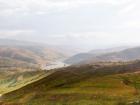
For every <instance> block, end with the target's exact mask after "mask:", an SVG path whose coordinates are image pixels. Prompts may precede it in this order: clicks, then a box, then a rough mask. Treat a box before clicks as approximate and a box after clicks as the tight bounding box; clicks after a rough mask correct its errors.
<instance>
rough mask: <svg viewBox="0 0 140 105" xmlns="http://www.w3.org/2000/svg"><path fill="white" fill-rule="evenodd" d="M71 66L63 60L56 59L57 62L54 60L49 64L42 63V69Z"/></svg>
mask: <svg viewBox="0 0 140 105" xmlns="http://www.w3.org/2000/svg"><path fill="white" fill-rule="evenodd" d="M67 66H69V65H68V64H65V63H63V62H61V61H56V62H52V63H50V64H49V65H47V64H45V65H42V67H41V69H43V70H52V69H57V68H62V67H67Z"/></svg>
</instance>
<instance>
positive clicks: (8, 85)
mask: <svg viewBox="0 0 140 105" xmlns="http://www.w3.org/2000/svg"><path fill="white" fill-rule="evenodd" d="M52 72H53V71H52ZM52 72H51V71H24V72H21V71H18V70H17V71H16V70H15V71H13V70H12V71H11V70H10V71H0V94H5V93H7V92H10V91H13V90H16V89H19V88H21V87H23V86H25V85H27V84H30V83H32V82H35V81H37V80H39V79H41V78H43V77H45V76H47V75H49V74H51V73H52Z"/></svg>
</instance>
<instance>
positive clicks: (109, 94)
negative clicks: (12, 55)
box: [1, 61, 140, 105]
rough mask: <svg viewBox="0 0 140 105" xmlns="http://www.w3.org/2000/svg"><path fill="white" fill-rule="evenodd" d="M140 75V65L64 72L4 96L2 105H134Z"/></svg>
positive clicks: (56, 73) (118, 64)
mask: <svg viewBox="0 0 140 105" xmlns="http://www.w3.org/2000/svg"><path fill="white" fill-rule="evenodd" d="M139 71H140V62H139V61H136V62H128V63H123V62H122V63H114V64H113V63H110V64H109V65H104V66H103V65H97V64H96V65H83V66H73V67H68V68H63V69H59V70H57V71H56V72H54V73H53V74H51V75H49V76H47V77H45V78H43V79H41V80H39V81H37V82H34V83H31V84H29V85H27V86H25V87H22V88H21V89H18V90H16V91H13V92H10V93H7V94H5V95H3V96H2V100H3V102H1V104H2V105H5V104H6V103H7V104H8V105H22V104H23V105H135V104H133V103H135V101H137V100H138V99H137V97H139V96H140V94H138V89H139V88H140V87H139V84H138V83H137V82H139V80H140V78H139V76H140V74H139ZM134 72H135V73H134ZM133 83H135V85H133Z"/></svg>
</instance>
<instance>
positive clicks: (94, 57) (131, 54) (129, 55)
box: [65, 47, 140, 64]
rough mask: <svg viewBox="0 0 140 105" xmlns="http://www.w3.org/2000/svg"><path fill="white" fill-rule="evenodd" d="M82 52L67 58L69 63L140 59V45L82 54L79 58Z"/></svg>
mask: <svg viewBox="0 0 140 105" xmlns="http://www.w3.org/2000/svg"><path fill="white" fill-rule="evenodd" d="M79 55H80V54H78V55H76V56H73V57H71V58H69V59H67V60H65V62H66V63H68V64H79V63H81V64H82V63H83V64H85V63H86V64H89V63H94V62H101V61H103V62H105V61H116V62H118V61H132V60H137V59H138V60H139V59H140V47H135V48H128V49H125V50H121V51H116V52H111V53H102V54H101V53H99V55H98V54H90V55H89V54H88V55H87V57H84V56H80V58H79V59H81V60H78V59H77V58H78V56H79Z"/></svg>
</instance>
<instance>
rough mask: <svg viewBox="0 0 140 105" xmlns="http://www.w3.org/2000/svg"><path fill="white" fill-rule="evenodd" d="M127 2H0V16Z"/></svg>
mask: <svg viewBox="0 0 140 105" xmlns="http://www.w3.org/2000/svg"><path fill="white" fill-rule="evenodd" d="M128 1H129V0H0V11H1V12H0V14H1V15H13V14H24V15H27V14H28V15H29V14H34V13H35V14H46V13H51V12H56V11H57V12H58V11H64V10H67V9H73V8H77V7H79V6H82V5H92V4H99V3H102V4H111V5H120V4H124V3H126V2H128Z"/></svg>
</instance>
